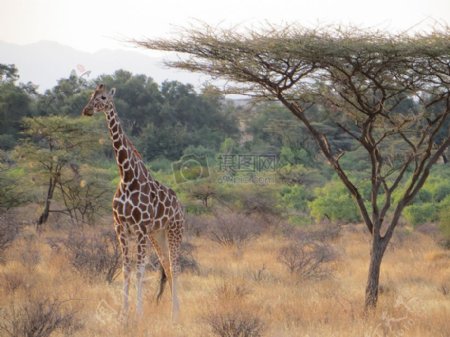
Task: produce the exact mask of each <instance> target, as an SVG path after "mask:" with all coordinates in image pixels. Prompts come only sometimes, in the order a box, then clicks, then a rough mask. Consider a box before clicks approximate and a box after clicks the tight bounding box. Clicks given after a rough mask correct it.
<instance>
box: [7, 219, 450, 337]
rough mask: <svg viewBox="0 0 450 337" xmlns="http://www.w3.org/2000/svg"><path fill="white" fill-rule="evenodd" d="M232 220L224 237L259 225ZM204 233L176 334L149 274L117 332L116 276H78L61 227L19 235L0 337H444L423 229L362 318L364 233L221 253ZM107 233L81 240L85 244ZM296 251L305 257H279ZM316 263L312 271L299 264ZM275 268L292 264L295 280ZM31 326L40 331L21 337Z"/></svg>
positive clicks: (254, 237) (190, 234)
mask: <svg viewBox="0 0 450 337" xmlns="http://www.w3.org/2000/svg"><path fill="white" fill-rule="evenodd" d="M232 217H233V216H232V215H230V219H232ZM18 218H20V217H18ZM241 220H242V221H239V219H236V218H235V219H233V221H234V222H233V226H238V227H239V224H241V225H242V227H240V228H244V227H245V226H252V225H255V223H256V222H257V221H256V220H255V221H253V222H252V221H245V220H243V219H241ZM18 221H20V220H18ZM213 225H214V219H213V218H212V217H211V218H210V219H207V218H201V217H198V216H197V217H195V216H194V217H190V218H189V226H188V230H187V232H186V242H188V243H189V244H190V245H192V247H191V252H190V254H189V256H190V258H191V262H194V268H190V269H189V270H188V271H185V272H183V273H182V274H181V276H180V284H179V294H180V301H181V317H180V321H179V323H178V324H176V325H172V324H171V318H170V296H169V291H167V292H166V293H165V294H164V296H163V300H162V302H161V303H160V304H159V305H157V304H156V301H155V294H156V289H157V285H158V282H159V274H158V272H156V271H152V270H149V271H147V278H146V281H145V296H146V299H145V303H144V315H143V317H142V319H140V320H137V319H136V317H135V315H134V312H133V310H132V312H131V315H130V319H129V322H128V325H124V324H122V323H121V322H120V321H119V311H120V304H121V287H122V277H121V275H120V269H119V272H118V275H117V277H116V278H115V279H114V280H113V281H112V282H111V283H108V282H106V281H105V278H104V275H103V274H102V275H100V272H99V273H98V275H96V273H95V271H93V270H92V269H90V271H88V272H87V271H86V270H84V271H83V270H82V269H79V268H78V269H77V268H76V267H75V264H74V255H73V254H70V253H69V252H68V248H67V247H69V246H67V245H64V244H57V243H58V242H63V241H61V240H68V239H67V237H68V236H71V235H75V234H74V233H75V232H74V231H73V230H70V229H69V227H70V226H68V225H67V224H60V223H59V222H58V220H55V219H52V221H51V222H50V224H49V225H48V226H47V227H46V229H45V230H44V232H43V233H41V234H37V233H36V232H35V230H34V228H33V227H32V226H25V227H24V228H23V229H22V231H21V233H20V234H19V235H18V237H17V238H16V239H15V241H13V243H12V244H11V245H10V246H9V247H8V249H6V251H5V252H4V254H3V263H2V264H1V265H0V282H1V283H0V294H1V295H0V306H1V312H0V313H1V319H0V327H1V330H0V336H69V335H73V336H83V337H84V336H86V337H87V336H109V337H114V336H121V337H122V336H130V337H131V336H133V337H135V336H183V337H185V336H186V337H187V336H242V337H247V336H248V337H254V336H280V337H281V336H283V337H288V336H311V337H312V336H370V337H372V336H420V337H423V336H433V337H439V336H442V337H444V336H450V320H449V319H448V318H449V317H450V301H449V296H450V295H449V293H450V259H449V257H450V256H449V255H450V254H449V251H448V250H446V249H445V248H442V247H441V246H440V245H439V244H438V243H437V242H436V238H435V237H434V236H433V230H432V228H431V229H430V228H425V230H422V231H420V230H414V231H413V230H411V229H410V228H409V227H407V226H404V227H402V228H399V230H398V233H397V234H396V236H395V237H394V239H393V242H392V244H391V246H390V248H389V249H388V251H387V253H386V256H385V259H384V262H383V265H382V273H381V289H380V293H381V294H380V298H379V304H378V307H377V309H376V312H375V313H374V315H372V316H370V317H365V316H364V314H363V303H364V288H365V283H366V276H367V268H368V261H369V256H368V252H369V249H368V248H369V245H370V236H369V234H368V233H366V230H365V227H363V226H362V225H346V226H342V227H341V228H340V230H339V231H337V230H335V228H337V227H336V225H322V226H313V227H311V228H310V229H308V227H306V229H305V228H303V229H302V230H300V229H298V228H297V229H296V228H293V227H290V226H285V225H280V224H278V225H276V226H275V225H272V226H265V228H264V229H262V230H258V231H253V230H249V231H244V232H242V231H240V229H237V228H238V227H233V228H234V230H235V231H236V232H237V233H240V234H239V235H238V236H232V238H234V239H235V242H234V243H229V244H221V243H220V242H218V241H222V243H223V242H224V241H225V240H220V238H222V239H223V236H220V235H221V234H223V233H224V231H222V232H217V231H215V229H214V226H213ZM216 225H217V224H216ZM211 226H212V227H211ZM215 228H216V230H217V228H219V227H217V226H216V227H215ZM106 229H110V228H109V226H108V225H106V224H105V225H104V226H102V225H98V226H96V227H85V228H84V229H83V232H84V235H86V236H85V237H91V236H93V235H95V234H97V235H98V234H100V235H103V234H102V233H105V230H106ZM77 231H78V233H79V231H80V230H77ZM215 234H219V239H218V235H215ZM77 235H78V234H77ZM58 240H60V241H58ZM66 242H67V241H66ZM290 244H291V245H290ZM292 244H294V245H292ZM299 246H301V247H304V248H305V247H306V248H305V249H304V250H303V251H302V252H303V254H304V255H301V254H300V255H299V254H297V255H295V254H294V255H292V254H290V253H289V249H288V248H286V247H291V248H292V247H299ZM283 248H284V250H283ZM317 248H319V249H317ZM292 249H293V248H292ZM311 251H314V252H315V254H316V255H308V254H309V253H310V252H311ZM297 253H298V251H297ZM99 254H100V253H99ZM289 254H290V255H289ZM317 254H318V255H320V257H319V258H318V259H313V261H314V262H313V263H312V264H311V263H310V261H311V260H308V257H311V256H315V257H317V256H318V255H317ZM280 256H283V257H284V261H291V262H292V263H291V267H292V272H291V271H290V270H289V268H288V265H287V264H284V263H282V262H281V257H280ZM292 256H293V258H292V259H291V260H289V257H292ZM302 261H303V262H305V263H304V264H303V265H302V264H301V263H300V264H298V262H302ZM195 263H196V265H195ZM308 268H309V269H308ZM134 295H135V293H134V288H132V292H131V296H132V298H133V299H134ZM133 304H134V303H133ZM39 322H41V323H42V322H45V324H43V326H44V328H41V329H42V331H37V330H34V331H33V332H28V334H27V333H26V331H27V329H28V331H31V330H32V329H33V326H42V324H41V325H39ZM47 328H48V330H45V329H47ZM53 328H54V330H53ZM7 330H9V332H8V331H7ZM44 330H45V331H44ZM46 333H47V334H46Z"/></svg>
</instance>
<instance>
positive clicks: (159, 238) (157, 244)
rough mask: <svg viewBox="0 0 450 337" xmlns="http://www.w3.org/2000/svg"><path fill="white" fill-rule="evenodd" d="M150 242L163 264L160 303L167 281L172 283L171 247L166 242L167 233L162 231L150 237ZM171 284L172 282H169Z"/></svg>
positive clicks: (159, 294)
mask: <svg viewBox="0 0 450 337" xmlns="http://www.w3.org/2000/svg"><path fill="white" fill-rule="evenodd" d="M149 238H150V241H151V242H152V244H153V247H154V248H155V251H156V254H157V255H158V259H159V263H160V264H161V281H160V287H159V292H158V296H157V301H158V302H159V301H160V299H161V296H162V294H163V292H164V286H165V283H166V281H167V280H168V279H169V281H170V262H169V247H168V245H167V241H166V235H165V231H163V230H160V231H157V232H154V233H152V234H150V235H149ZM169 284H171V282H169Z"/></svg>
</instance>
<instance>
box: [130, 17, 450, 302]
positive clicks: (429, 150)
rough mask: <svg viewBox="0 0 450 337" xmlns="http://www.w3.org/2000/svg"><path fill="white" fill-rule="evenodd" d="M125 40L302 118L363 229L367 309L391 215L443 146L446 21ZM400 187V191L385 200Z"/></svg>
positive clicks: (449, 42) (448, 92)
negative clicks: (322, 114) (318, 119)
mask: <svg viewBox="0 0 450 337" xmlns="http://www.w3.org/2000/svg"><path fill="white" fill-rule="evenodd" d="M134 43H135V44H137V45H139V46H141V47H145V48H150V49H156V50H164V51H171V52H177V53H179V54H181V55H180V58H179V59H178V60H176V61H171V62H168V65H169V66H172V67H176V68H181V69H185V70H190V71H195V72H202V73H206V74H209V75H211V76H213V77H220V78H222V79H226V80H229V81H231V82H232V83H233V85H229V86H228V87H227V88H226V91H227V92H229V93H240V94H248V95H252V96H257V97H263V98H267V99H272V100H273V99H276V100H278V101H280V102H281V103H282V104H283V105H284V106H286V107H287V108H288V109H289V110H290V111H291V112H292V113H293V114H294V115H295V116H296V117H297V118H298V119H299V120H300V121H301V122H302V123H303V124H304V126H305V127H306V128H307V129H308V131H309V132H310V133H311V135H312V136H313V138H314V139H315V140H316V142H317V144H318V146H319V148H320V150H321V152H322V154H323V155H324V156H325V157H326V159H327V160H328V162H329V163H330V165H331V166H332V167H333V169H334V170H335V171H336V173H337V174H338V176H339V177H340V179H341V180H342V182H343V183H344V185H345V186H346V188H347V189H348V191H349V192H350V194H351V195H352V197H353V198H354V200H355V201H356V204H357V206H358V208H359V211H360V213H361V216H362V218H363V220H364V222H365V224H366V226H367V228H368V230H369V232H370V233H371V235H372V238H373V242H372V248H371V262H370V267H369V279H368V283H367V287H366V308H369V307H374V306H375V305H376V302H377V298H378V280H379V273H380V265H381V260H382V257H383V255H384V252H385V250H386V247H387V245H388V243H389V241H390V239H391V237H392V234H393V232H394V229H395V227H396V226H397V224H398V220H399V218H400V215H401V213H402V211H403V209H404V208H405V206H407V205H408V204H409V203H411V201H412V200H413V199H414V197H415V196H416V195H417V193H418V191H419V190H420V189H421V187H422V186H423V184H424V183H425V181H426V179H427V177H428V175H429V172H430V169H431V167H432V165H433V164H434V163H436V161H437V160H438V159H439V157H440V156H441V155H443V153H444V151H445V150H446V148H447V147H448V145H449V144H450V134H449V130H448V126H449V120H450V117H449V115H450V28H448V27H446V28H444V29H441V30H440V31H433V32H431V33H428V34H422V35H420V34H417V35H409V34H400V35H393V34H388V33H385V32H380V31H364V30H361V29H359V28H357V27H351V28H349V29H341V28H339V29H338V28H331V29H320V28H319V29H315V30H311V29H305V28H302V27H295V26H288V27H282V28H274V27H269V29H265V30H260V31H256V30H253V31H251V30H250V31H246V32H244V33H240V32H239V31H237V30H223V29H217V28H212V27H209V26H202V27H199V28H193V29H188V30H186V31H184V32H182V34H180V36H179V37H175V38H173V39H154V40H143V41H134ZM183 55H184V56H183ZM410 102H414V103H415V104H409V103H410ZM315 104H320V105H321V106H323V107H326V108H327V109H328V110H329V111H330V112H331V113H330V115H329V116H330V119H331V120H332V124H333V125H334V127H335V129H336V130H339V131H340V132H342V133H343V134H345V135H347V136H348V137H349V138H350V139H352V140H353V143H354V144H355V146H359V147H362V148H363V149H364V150H365V152H366V158H367V161H368V162H369V163H370V167H371V169H370V174H369V176H368V177H367V180H369V181H370V183H371V193H370V197H369V198H368V199H367V198H366V199H367V200H366V199H365V198H364V196H363V195H362V193H360V188H358V186H357V184H356V182H355V181H353V180H352V179H351V176H350V175H349V169H348V168H344V167H343V166H342V164H341V162H340V159H341V158H342V157H343V156H345V151H344V150H342V149H341V148H340V147H338V146H335V144H332V143H331V142H330V141H329V137H327V132H328V131H327V130H322V129H321V128H320V127H319V126H317V125H315V124H314V122H313V118H312V115H311V111H309V108H310V107H311V106H312V105H315ZM400 186H401V187H402V188H403V189H404V192H403V194H402V197H401V198H400V199H399V201H398V202H396V203H394V202H393V201H392V193H393V192H394V191H395V190H396V189H398V188H399V187H400ZM367 205H370V206H367Z"/></svg>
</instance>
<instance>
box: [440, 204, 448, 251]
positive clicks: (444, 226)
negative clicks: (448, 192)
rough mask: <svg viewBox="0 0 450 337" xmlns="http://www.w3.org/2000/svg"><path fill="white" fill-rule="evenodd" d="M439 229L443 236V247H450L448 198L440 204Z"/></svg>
mask: <svg viewBox="0 0 450 337" xmlns="http://www.w3.org/2000/svg"><path fill="white" fill-rule="evenodd" d="M439 229H440V231H441V233H442V235H443V236H444V240H445V245H446V246H447V247H450V196H448V197H447V198H445V199H444V200H443V201H442V202H441V207H440V212H439Z"/></svg>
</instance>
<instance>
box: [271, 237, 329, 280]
mask: <svg viewBox="0 0 450 337" xmlns="http://www.w3.org/2000/svg"><path fill="white" fill-rule="evenodd" d="M334 255H335V254H334V252H333V251H332V249H331V247H330V246H328V245H326V244H322V243H321V244H319V243H314V242H309V243H292V244H289V245H287V246H285V247H283V248H281V249H280V251H279V254H278V261H279V262H280V263H282V264H284V265H285V266H286V267H287V268H288V269H289V271H290V272H291V274H296V275H298V276H300V278H302V279H322V278H324V277H326V276H328V275H329V274H330V271H329V270H328V269H327V267H326V266H325V262H329V261H331V260H333V259H334Z"/></svg>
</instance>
